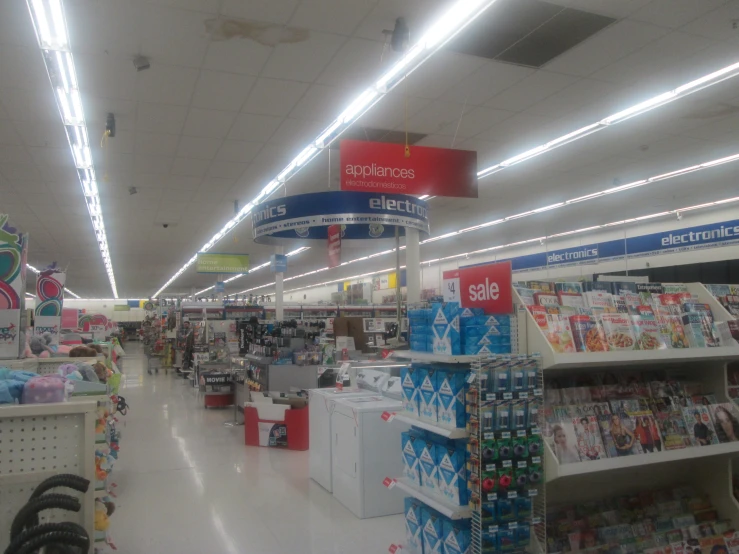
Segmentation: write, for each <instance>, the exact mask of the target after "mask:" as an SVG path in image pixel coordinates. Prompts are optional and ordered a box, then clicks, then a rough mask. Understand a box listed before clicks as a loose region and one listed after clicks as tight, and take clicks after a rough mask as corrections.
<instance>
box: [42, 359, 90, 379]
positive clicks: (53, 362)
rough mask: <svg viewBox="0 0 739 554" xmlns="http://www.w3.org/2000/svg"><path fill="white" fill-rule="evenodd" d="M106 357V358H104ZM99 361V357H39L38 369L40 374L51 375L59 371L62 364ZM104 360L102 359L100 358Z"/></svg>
mask: <svg viewBox="0 0 739 554" xmlns="http://www.w3.org/2000/svg"><path fill="white" fill-rule="evenodd" d="M103 359H104V358H103ZM97 361H99V360H98V358H97V357H96V358H39V359H38V369H37V370H36V371H37V372H38V373H39V375H50V374H53V373H56V372H57V369H59V366H60V365H62V364H74V363H77V362H84V363H86V364H94V363H95V362H97ZM100 361H102V360H100Z"/></svg>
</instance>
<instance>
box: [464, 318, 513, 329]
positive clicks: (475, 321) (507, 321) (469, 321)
mask: <svg viewBox="0 0 739 554" xmlns="http://www.w3.org/2000/svg"><path fill="white" fill-rule="evenodd" d="M465 324H466V325H487V326H488V327H490V326H492V325H496V326H501V327H503V326H508V327H509V328H510V326H511V316H509V315H478V316H475V317H473V318H465Z"/></svg>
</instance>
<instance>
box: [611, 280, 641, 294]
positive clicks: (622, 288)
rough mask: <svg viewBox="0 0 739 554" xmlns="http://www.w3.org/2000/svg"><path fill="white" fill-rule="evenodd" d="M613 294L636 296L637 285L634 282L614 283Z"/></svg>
mask: <svg viewBox="0 0 739 554" xmlns="http://www.w3.org/2000/svg"><path fill="white" fill-rule="evenodd" d="M612 286H613V294H636V292H637V288H636V283H634V282H633V281H614V282H613V285H612Z"/></svg>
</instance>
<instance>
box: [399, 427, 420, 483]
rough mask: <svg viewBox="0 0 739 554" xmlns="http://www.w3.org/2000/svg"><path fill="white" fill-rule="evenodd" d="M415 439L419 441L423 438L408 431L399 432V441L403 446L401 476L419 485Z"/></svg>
mask: <svg viewBox="0 0 739 554" xmlns="http://www.w3.org/2000/svg"><path fill="white" fill-rule="evenodd" d="M416 441H418V442H419V443H421V442H423V439H421V438H420V437H418V436H417V435H416V434H415V433H411V432H410V431H404V432H403V433H401V434H400V442H401V445H402V447H403V477H404V478H405V479H408V480H409V481H410V482H411V483H413V484H415V485H421V473H420V471H419V461H418V453H417V452H416V448H417V446H416Z"/></svg>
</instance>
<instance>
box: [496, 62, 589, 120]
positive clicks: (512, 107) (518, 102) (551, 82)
mask: <svg viewBox="0 0 739 554" xmlns="http://www.w3.org/2000/svg"><path fill="white" fill-rule="evenodd" d="M576 81H578V78H577V77H572V76H569V75H562V74H561V73H552V72H549V71H542V70H539V71H537V72H536V73H533V74H532V75H529V76H528V77H526V78H525V79H523V80H521V81H519V82H518V83H516V84H515V85H513V86H512V87H509V88H507V89H506V90H504V91H503V92H501V93H500V94H497V95H496V96H493V97H492V98H491V99H490V100H488V101H487V102H485V105H486V106H488V107H491V108H498V109H501V110H508V111H512V112H522V111H524V110H525V109H527V108H529V107H531V106H533V105H534V104H536V103H538V102H541V101H542V100H544V99H545V98H546V97H548V96H551V95H552V94H554V93H555V92H559V91H560V90H563V89H565V88H567V87H568V86H570V85H572V84H573V83H575V82H576Z"/></svg>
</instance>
